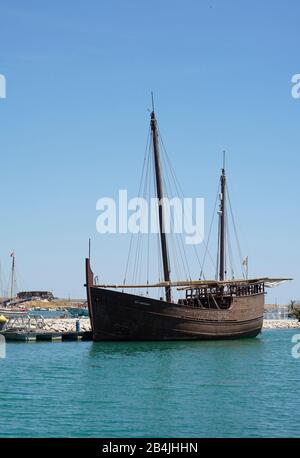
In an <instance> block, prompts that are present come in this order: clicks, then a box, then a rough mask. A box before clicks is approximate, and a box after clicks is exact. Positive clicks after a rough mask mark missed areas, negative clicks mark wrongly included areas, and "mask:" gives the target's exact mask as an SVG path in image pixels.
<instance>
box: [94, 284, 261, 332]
mask: <svg viewBox="0 0 300 458" xmlns="http://www.w3.org/2000/svg"><path fill="white" fill-rule="evenodd" d="M88 298H89V306H90V317H91V324H92V330H93V339H94V340H208V339H234V338H241V337H255V336H257V334H259V332H260V331H261V328H262V323H263V311H264V294H263V293H262V294H256V295H253V296H245V297H235V298H233V302H232V305H231V307H230V308H229V309H227V310H216V309H202V308H196V307H189V306H182V305H177V304H173V303H168V302H165V301H159V300H156V299H152V298H149V297H145V296H137V295H133V294H126V293H121V292H117V291H111V290H108V289H102V288H97V287H94V286H90V287H89V288H88Z"/></svg>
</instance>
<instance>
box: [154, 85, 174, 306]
mask: <svg viewBox="0 0 300 458" xmlns="http://www.w3.org/2000/svg"><path fill="white" fill-rule="evenodd" d="M151 134H152V142H153V154H154V165H155V178H156V192H157V198H158V204H159V205H158V217H159V232H160V243H161V253H162V261H163V270H164V281H165V282H170V264H169V254H168V246H167V239H166V233H165V223H164V217H165V214H164V206H163V205H164V201H163V198H164V192H163V182H162V173H161V162H160V151H159V142H158V132H157V122H156V118H155V112H154V103H153V94H152V112H151ZM165 291H166V301H167V302H171V301H172V295H171V287H170V286H166V287H165Z"/></svg>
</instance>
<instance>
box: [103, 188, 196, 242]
mask: <svg viewBox="0 0 300 458" xmlns="http://www.w3.org/2000/svg"><path fill="white" fill-rule="evenodd" d="M96 209H97V210H99V211H100V215H99V216H98V217H97V221H96V229H97V231H98V232H99V233H100V234H106V233H109V234H116V233H119V234H126V233H128V232H129V233H132V234H138V233H142V234H149V233H151V234H158V233H159V216H158V209H159V211H160V212H161V213H162V212H163V216H164V218H163V221H164V227H163V228H162V232H164V233H165V234H170V233H175V234H184V235H185V243H186V244H187V245H197V244H200V243H201V242H203V239H204V199H203V198H202V197H197V198H195V199H193V198H191V197H185V198H183V199H181V198H179V197H173V198H172V199H169V198H166V197H165V198H163V199H162V200H161V201H159V200H158V199H157V198H155V197H153V198H151V199H150V203H148V201H147V200H146V199H144V198H143V197H134V198H132V199H130V200H128V196H127V191H126V190H124V189H122V190H120V191H119V201H118V202H116V201H115V200H114V199H112V198H110V197H102V198H101V199H98V201H97V203H96ZM129 213H130V214H129ZM193 213H194V215H193Z"/></svg>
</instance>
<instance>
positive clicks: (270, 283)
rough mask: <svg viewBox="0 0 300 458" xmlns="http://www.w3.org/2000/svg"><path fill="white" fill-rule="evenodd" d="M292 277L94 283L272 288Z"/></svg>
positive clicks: (127, 285) (182, 287)
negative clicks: (259, 285)
mask: <svg viewBox="0 0 300 458" xmlns="http://www.w3.org/2000/svg"><path fill="white" fill-rule="evenodd" d="M290 280H292V278H269V277H261V278H250V279H233V280H223V281H219V280H189V281H184V280H182V281H169V282H165V281H162V282H158V283H151V284H149V283H144V284H143V283H141V284H120V285H118V284H101V285H94V286H95V287H97V288H110V289H120V288H122V289H127V288H128V289H130V288H165V287H167V286H169V287H177V289H178V290H185V289H190V288H205V287H207V288H213V287H217V286H233V285H245V286H246V285H253V284H257V283H264V285H265V286H266V287H267V288H274V287H275V286H278V285H280V284H282V283H285V282H286V281H290Z"/></svg>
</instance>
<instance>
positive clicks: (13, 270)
mask: <svg viewBox="0 0 300 458" xmlns="http://www.w3.org/2000/svg"><path fill="white" fill-rule="evenodd" d="M10 256H11V257H12V261H11V285H10V299H13V297H14V283H15V252H14V251H13V252H12V253H11V255H10Z"/></svg>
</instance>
